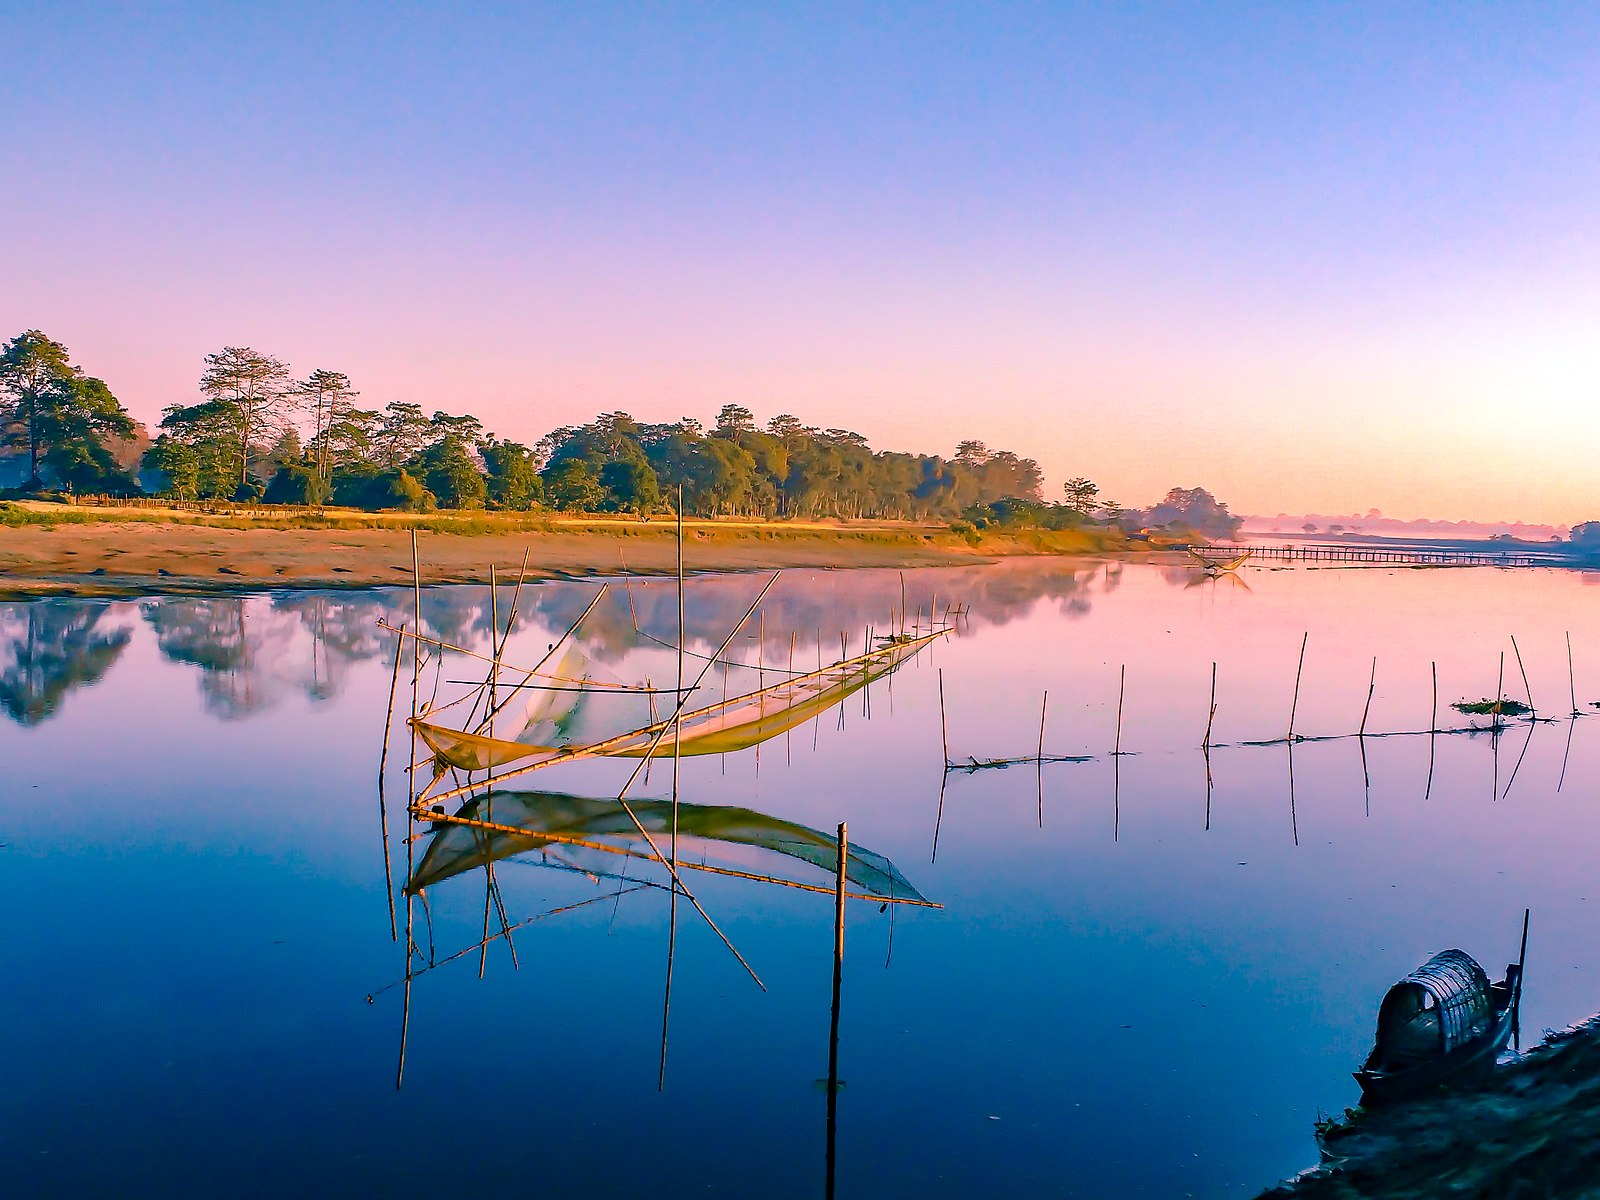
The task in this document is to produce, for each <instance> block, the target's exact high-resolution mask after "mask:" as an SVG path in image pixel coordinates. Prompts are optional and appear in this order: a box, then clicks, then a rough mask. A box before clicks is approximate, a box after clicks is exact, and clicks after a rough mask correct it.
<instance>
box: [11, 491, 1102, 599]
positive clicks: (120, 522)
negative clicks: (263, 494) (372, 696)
mask: <svg viewBox="0 0 1600 1200" xmlns="http://www.w3.org/2000/svg"><path fill="white" fill-rule="evenodd" d="M27 512H28V516H27V521H28V522H29V523H25V524H0V595H6V596H37V595H80V596H87V595H99V596H116V595H131V594H145V593H150V592H185V593H193V592H227V591H242V590H256V589H260V588H267V587H360V586H371V585H374V584H388V583H399V582H405V581H408V580H409V579H410V575H411V529H412V528H413V527H415V528H417V529H418V530H419V535H420V544H421V557H422V577H423V581H424V582H427V583H464V582H483V581H487V579H488V576H489V566H490V564H491V563H493V564H495V565H496V566H497V567H498V568H499V569H500V570H502V571H506V570H510V571H513V572H515V571H516V570H517V568H518V567H519V565H520V564H521V562H522V556H523V553H524V551H527V552H528V561H529V576H530V577H533V578H540V577H543V578H548V577H552V576H574V575H594V574H617V573H620V572H622V571H623V570H624V569H626V570H628V571H632V572H636V573H664V572H670V571H671V570H672V569H673V563H674V558H675V544H674V536H673V528H672V524H671V522H670V521H668V520H663V519H656V520H653V521H649V522H643V521H637V520H627V519H620V518H619V519H615V520H601V519H571V520H567V519H560V518H545V519H530V518H528V517H525V516H523V517H515V516H504V517H501V516H496V515H486V514H481V513H480V514H436V515H431V516H429V517H426V518H407V517H401V516H390V515H384V516H379V517H372V516H363V515H359V514H350V515H343V514H333V513H330V514H329V516H328V517H327V518H326V519H324V520H321V521H314V520H301V521H286V520H283V519H281V518H278V519H274V518H265V519H248V518H240V517H235V516H229V517H219V518H204V517H196V516H193V515H184V514H163V513H162V512H161V511H159V510H82V509H76V510H75V509H70V508H62V509H59V510H57V509H55V507H54V506H52V507H51V508H50V509H46V508H44V507H42V506H32V505H30V506H28V509H27ZM47 519H48V523H44V522H46V521H47ZM685 529H686V547H685V558H686V563H687V565H688V567H689V569H690V570H693V571H741V570H761V569H767V568H773V567H924V566H950V565H960V564H971V563H974V562H984V561H989V560H992V559H995V558H999V557H1004V556H1008V555H1023V554H1093V553H1104V552H1107V551H1114V550H1117V549H1120V548H1121V546H1120V544H1117V545H1113V544H1112V541H1111V539H1110V538H1108V536H1107V535H1105V534H1103V533H1100V532H1098V531H1082V532H1078V531H1074V532H1059V533H1046V532H1035V531H1027V532H1023V533H1017V534H993V533H986V534H984V535H981V536H978V535H971V534H969V535H966V536H963V535H961V534H958V533H956V532H953V531H952V530H950V529H949V528H948V527H946V526H942V525H932V524H927V525H923V524H913V523H909V522H905V523H902V522H870V523H869V522H859V523H850V524H826V523H799V522H794V523H791V522H749V521H693V522H689V523H687V525H686V527H685Z"/></svg>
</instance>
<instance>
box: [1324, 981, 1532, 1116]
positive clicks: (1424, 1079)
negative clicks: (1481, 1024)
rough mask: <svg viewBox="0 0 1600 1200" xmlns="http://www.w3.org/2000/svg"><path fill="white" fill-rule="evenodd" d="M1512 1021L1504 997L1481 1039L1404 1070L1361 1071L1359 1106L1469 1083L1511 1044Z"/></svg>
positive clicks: (1513, 1014)
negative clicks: (1455, 1083)
mask: <svg viewBox="0 0 1600 1200" xmlns="http://www.w3.org/2000/svg"><path fill="white" fill-rule="evenodd" d="M1497 990H1498V989H1497ZM1515 1017H1516V1004H1515V1001H1514V1000H1513V999H1512V998H1511V997H1510V996H1509V995H1507V996H1506V997H1505V1000H1504V1003H1503V1005H1501V1006H1500V1007H1499V1008H1498V1009H1497V1010H1496V1013H1495V1018H1494V1023H1493V1024H1492V1025H1490V1027H1489V1028H1488V1030H1487V1031H1486V1032H1485V1033H1484V1034H1483V1036H1482V1037H1480V1038H1477V1039H1475V1040H1474V1041H1471V1042H1468V1043H1466V1044H1465V1045H1462V1046H1457V1047H1456V1048H1455V1049H1454V1050H1451V1051H1448V1052H1446V1053H1444V1054H1441V1055H1439V1056H1438V1057H1437V1058H1431V1059H1429V1060H1428V1061H1426V1062H1421V1063H1418V1064H1417V1065H1416V1066H1413V1067H1407V1068H1405V1069H1404V1070H1400V1071H1380V1070H1372V1069H1368V1068H1363V1069H1362V1070H1360V1071H1357V1072H1355V1078H1356V1082H1357V1083H1359V1084H1360V1085H1361V1103H1362V1104H1364V1105H1367V1106H1368V1107H1373V1106H1376V1105H1380V1104H1389V1103H1393V1102H1394V1101H1396V1100H1403V1099H1405V1098H1406V1097H1408V1096H1414V1095H1417V1094H1418V1093H1420V1092H1424V1091H1427V1090H1429V1089H1430V1088H1435V1087H1438V1086H1439V1085H1440V1084H1443V1083H1448V1082H1452V1081H1457V1080H1465V1079H1470V1078H1472V1077H1474V1076H1476V1075H1479V1074H1481V1073H1482V1072H1484V1071H1487V1070H1489V1069H1490V1068H1492V1067H1493V1066H1494V1064H1495V1062H1496V1060H1497V1059H1499V1057H1500V1053H1501V1051H1503V1050H1504V1049H1505V1048H1506V1043H1507V1042H1508V1041H1510V1040H1511V1028H1512V1025H1513V1024H1514V1023H1515Z"/></svg>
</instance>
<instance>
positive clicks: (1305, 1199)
mask: <svg viewBox="0 0 1600 1200" xmlns="http://www.w3.org/2000/svg"><path fill="white" fill-rule="evenodd" d="M1597 1129H1600V1018H1593V1019H1591V1020H1589V1021H1586V1022H1584V1023H1583V1024H1582V1025H1579V1026H1576V1027H1575V1028H1573V1029H1570V1030H1567V1031H1565V1032H1562V1033H1555V1034H1551V1035H1550V1036H1549V1037H1548V1038H1546V1040H1545V1041H1544V1042H1543V1043H1542V1044H1541V1045H1540V1046H1538V1047H1536V1048H1535V1049H1533V1050H1532V1051H1530V1052H1529V1053H1527V1054H1525V1055H1523V1056H1522V1057H1521V1058H1520V1059H1517V1060H1514V1061H1513V1062H1510V1063H1506V1064H1503V1065H1502V1066H1500V1067H1499V1068H1497V1069H1496V1070H1495V1071H1494V1072H1492V1074H1491V1076H1490V1077H1489V1078H1488V1079H1487V1080H1486V1081H1484V1083H1483V1084H1482V1086H1481V1087H1480V1088H1478V1089H1476V1090H1470V1091H1463V1092H1457V1093H1444V1094H1441V1095H1439V1096H1436V1097H1432V1098H1426V1099H1420V1100H1416V1101H1413V1102H1412V1103H1409V1104H1403V1105H1396V1106H1395V1107H1394V1108H1392V1109H1379V1110H1376V1111H1373V1112H1369V1113H1362V1114H1360V1115H1359V1116H1358V1117H1357V1118H1356V1119H1354V1120H1346V1121H1343V1122H1338V1123H1335V1124H1333V1125H1332V1126H1330V1127H1329V1129H1328V1132H1327V1133H1326V1134H1325V1135H1324V1147H1325V1152H1326V1155H1327V1161H1325V1162H1323V1163H1322V1164H1321V1165H1320V1166H1318V1167H1316V1168H1314V1169H1311V1170H1308V1171H1306V1172H1305V1173H1303V1174H1302V1175H1300V1176H1299V1177H1298V1178H1297V1179H1295V1180H1293V1181H1291V1182H1289V1183H1284V1184H1280V1185H1279V1186H1278V1187H1276V1188H1273V1189H1271V1190H1270V1191H1266V1192H1263V1193H1262V1194H1261V1196H1260V1197H1259V1198H1258V1200H1436V1197H1440V1196H1497V1197H1507V1198H1510V1200H1523V1198H1526V1200H1592V1198H1593V1197H1594V1196H1596V1195H1597V1194H1600V1188H1597V1184H1596V1181H1597V1180H1600V1132H1597Z"/></svg>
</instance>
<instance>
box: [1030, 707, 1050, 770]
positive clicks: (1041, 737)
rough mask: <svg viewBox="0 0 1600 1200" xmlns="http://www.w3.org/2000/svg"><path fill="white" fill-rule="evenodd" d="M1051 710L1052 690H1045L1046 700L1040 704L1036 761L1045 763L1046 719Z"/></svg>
mask: <svg viewBox="0 0 1600 1200" xmlns="http://www.w3.org/2000/svg"><path fill="white" fill-rule="evenodd" d="M1049 708H1050V689H1049V688H1045V690H1044V699H1043V700H1041V701H1040V702H1039V753H1038V755H1037V756H1036V757H1035V759H1034V761H1035V762H1038V763H1040V764H1041V765H1042V764H1043V763H1044V717H1045V713H1046V712H1047V711H1048V710H1049Z"/></svg>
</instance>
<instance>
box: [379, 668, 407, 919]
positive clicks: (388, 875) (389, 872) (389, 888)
mask: <svg viewBox="0 0 1600 1200" xmlns="http://www.w3.org/2000/svg"><path fill="white" fill-rule="evenodd" d="M405 650H406V646H405V639H403V638H398V639H396V640H395V644H394V668H393V670H391V671H390V672H389V716H388V719H387V720H385V721H384V723H383V749H382V750H380V751H379V752H378V829H379V832H380V833H382V835H383V887H384V891H386V892H387V893H388V895H389V940H390V941H391V942H393V941H398V940H399V939H400V931H399V929H398V927H397V926H396V925H395V916H394V871H393V869H392V868H391V867H390V865H389V810H388V805H387V804H385V802H384V791H383V779H384V776H385V775H386V774H387V773H388V767H389V730H390V729H391V727H393V725H394V695H395V689H396V688H397V686H398V685H399V683H400V656H401V655H402V654H404V653H405Z"/></svg>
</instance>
